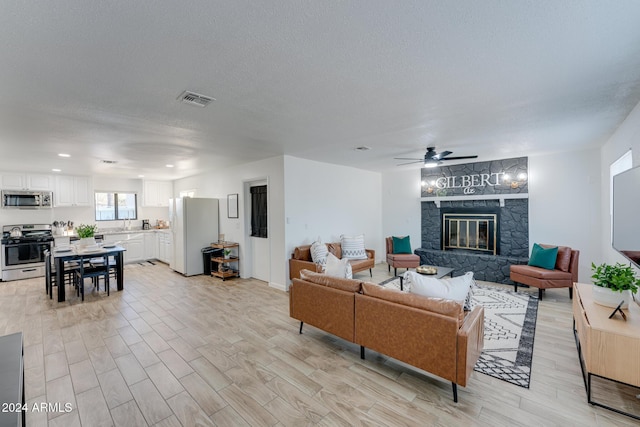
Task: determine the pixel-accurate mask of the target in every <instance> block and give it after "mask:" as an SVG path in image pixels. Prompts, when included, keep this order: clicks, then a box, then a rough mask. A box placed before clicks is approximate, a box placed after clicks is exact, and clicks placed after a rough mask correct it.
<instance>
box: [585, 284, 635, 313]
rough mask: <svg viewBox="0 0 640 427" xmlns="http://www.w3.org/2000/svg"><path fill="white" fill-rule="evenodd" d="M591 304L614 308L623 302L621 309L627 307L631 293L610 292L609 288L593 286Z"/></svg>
mask: <svg viewBox="0 0 640 427" xmlns="http://www.w3.org/2000/svg"><path fill="white" fill-rule="evenodd" d="M592 288H593V302H595V303H596V304H600V305H604V306H605V307H612V308H616V307H617V306H618V304H620V301H624V303H623V304H622V307H621V308H627V307H629V301H631V291H629V290H627V291H622V292H617V291H612V290H611V289H609V288H603V287H601V286H596V285H593V286H592Z"/></svg>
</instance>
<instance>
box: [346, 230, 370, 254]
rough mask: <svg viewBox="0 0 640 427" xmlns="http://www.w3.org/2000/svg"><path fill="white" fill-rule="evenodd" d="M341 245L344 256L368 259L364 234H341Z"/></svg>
mask: <svg viewBox="0 0 640 427" xmlns="http://www.w3.org/2000/svg"><path fill="white" fill-rule="evenodd" d="M340 246H341V247H342V258H348V259H367V252H366V251H365V250H364V234H359V235H357V236H345V235H344V234H343V235H342V236H340Z"/></svg>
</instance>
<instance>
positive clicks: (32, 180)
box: [2, 172, 54, 191]
mask: <svg viewBox="0 0 640 427" xmlns="http://www.w3.org/2000/svg"><path fill="white" fill-rule="evenodd" d="M53 187H54V185H53V176H51V175H40V174H24V173H17V172H2V190H34V191H53Z"/></svg>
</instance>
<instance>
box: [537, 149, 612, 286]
mask: <svg viewBox="0 0 640 427" xmlns="http://www.w3.org/2000/svg"><path fill="white" fill-rule="evenodd" d="M599 183H600V150H599V149H592V150H584V151H571V152H563V153H560V154H557V153H556V154H551V155H543V156H530V157H529V246H530V247H531V246H533V244H534V243H547V244H552V245H563V246H570V247H572V248H574V249H578V250H579V251H580V270H579V275H578V280H579V281H581V282H583V283H590V282H591V262H596V263H598V261H599V260H601V259H602V251H601V246H600V232H599V230H600V228H601V227H602V226H603V223H604V222H603V221H602V217H601V211H600V205H601V200H605V199H604V198H602V197H601V191H600V184H599Z"/></svg>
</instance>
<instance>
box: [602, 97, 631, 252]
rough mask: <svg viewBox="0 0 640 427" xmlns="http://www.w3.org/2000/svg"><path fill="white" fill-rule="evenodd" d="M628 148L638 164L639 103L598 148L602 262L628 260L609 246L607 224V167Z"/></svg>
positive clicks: (609, 237)
mask: <svg viewBox="0 0 640 427" xmlns="http://www.w3.org/2000/svg"><path fill="white" fill-rule="evenodd" d="M629 149H631V150H632V157H633V166H634V167H635V166H640V103H639V104H638V105H636V107H635V108H634V109H633V111H631V113H630V114H629V115H628V116H627V118H626V119H625V120H624V122H622V124H621V125H620V126H619V127H618V129H617V130H616V131H615V133H614V134H613V135H612V136H611V137H610V138H609V140H608V141H607V142H606V143H605V144H604V145H603V146H602V148H601V149H600V166H601V170H602V174H601V177H600V179H601V181H600V185H601V192H602V204H601V207H600V215H601V216H602V219H603V221H602V224H603V225H602V228H601V230H600V231H601V245H602V254H603V257H602V258H603V259H602V262H607V263H614V262H622V263H627V262H628V261H627V260H626V259H625V258H624V257H623V256H622V255H620V254H618V253H617V252H616V251H615V250H614V249H613V248H612V247H611V229H610V226H609V223H610V221H611V220H610V213H609V203H610V202H609V200H610V197H611V196H610V189H609V167H610V166H611V164H612V163H613V162H615V161H616V160H617V159H618V158H619V157H620V156H622V155H623V154H624V153H625V152H627V151H628V150H629ZM596 264H597V263H596Z"/></svg>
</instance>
